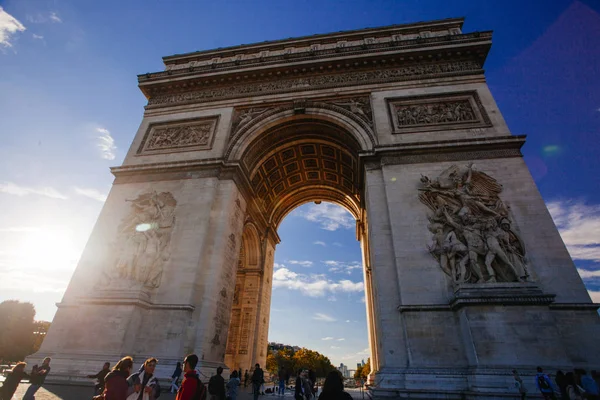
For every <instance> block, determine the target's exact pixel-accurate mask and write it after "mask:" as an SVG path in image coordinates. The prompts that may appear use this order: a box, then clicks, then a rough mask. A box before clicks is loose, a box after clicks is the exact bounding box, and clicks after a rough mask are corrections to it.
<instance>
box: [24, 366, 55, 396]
mask: <svg viewBox="0 0 600 400" xmlns="http://www.w3.org/2000/svg"><path fill="white" fill-rule="evenodd" d="M50 361H52V359H51V358H50V357H46V358H44V361H43V362H42V365H41V366H40V367H38V366H37V365H34V366H33V368H32V369H31V377H30V378H29V383H31V385H30V386H29V387H28V388H27V391H26V392H25V396H23V400H35V393H36V392H37V391H38V390H40V388H41V387H42V385H43V384H44V382H45V381H46V377H47V376H48V374H49V373H50Z"/></svg>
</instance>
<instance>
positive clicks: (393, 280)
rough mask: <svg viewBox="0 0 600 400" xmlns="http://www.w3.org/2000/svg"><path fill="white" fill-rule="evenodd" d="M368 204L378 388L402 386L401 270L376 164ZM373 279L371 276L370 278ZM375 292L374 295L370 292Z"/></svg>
mask: <svg viewBox="0 0 600 400" xmlns="http://www.w3.org/2000/svg"><path fill="white" fill-rule="evenodd" d="M365 204H366V207H365V208H366V210H367V220H368V222H369V230H368V234H369V238H368V243H369V259H370V266H371V272H370V273H369V272H367V273H366V275H367V277H366V279H365V284H366V285H368V286H369V287H370V291H369V292H368V293H367V295H369V303H368V306H369V307H370V310H369V314H368V315H371V316H372V317H373V318H372V321H373V322H372V323H373V325H374V326H373V331H375V332H378V333H381V334H380V335H377V336H376V338H375V339H376V341H375V343H373V345H374V346H375V347H376V349H375V351H373V354H375V355H376V357H374V359H373V360H372V362H373V370H374V371H376V374H375V377H374V378H371V379H370V380H375V381H376V385H377V386H378V387H382V388H385V387H395V388H398V387H403V386H404V382H403V376H402V374H401V371H402V369H403V368H405V367H406V365H407V364H408V357H409V354H408V353H407V346H406V339H405V333H404V321H403V317H402V315H400V314H399V313H398V311H397V310H396V307H397V305H398V304H399V303H400V287H399V285H398V271H397V268H396V262H395V258H394V245H395V242H394V240H399V238H396V237H394V236H393V232H392V230H391V221H390V214H389V210H388V202H387V194H386V187H385V182H384V180H383V172H382V170H381V167H380V166H379V165H378V163H377V162H369V163H368V164H367V166H366V172H365ZM369 276H370V277H369ZM371 291H372V292H371Z"/></svg>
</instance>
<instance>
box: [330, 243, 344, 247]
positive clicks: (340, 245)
mask: <svg viewBox="0 0 600 400" xmlns="http://www.w3.org/2000/svg"><path fill="white" fill-rule="evenodd" d="M333 245H334V246H337V247H344V245H343V244H341V243H340V242H333Z"/></svg>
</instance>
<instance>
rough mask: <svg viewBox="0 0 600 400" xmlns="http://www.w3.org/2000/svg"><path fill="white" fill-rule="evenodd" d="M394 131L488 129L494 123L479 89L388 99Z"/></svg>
mask: <svg viewBox="0 0 600 400" xmlns="http://www.w3.org/2000/svg"><path fill="white" fill-rule="evenodd" d="M388 108H389V113H390V119H391V121H392V124H393V128H394V133H413V132H423V131H438V130H451V129H472V128H485V127H489V126H491V125H492V123H491V121H490V119H489V117H488V115H487V113H486V111H485V108H484V107H483V104H481V100H480V98H479V95H478V94H477V92H475V91H472V92H462V93H446V94H443V95H434V96H430V95H428V96H410V97H403V98H391V99H388Z"/></svg>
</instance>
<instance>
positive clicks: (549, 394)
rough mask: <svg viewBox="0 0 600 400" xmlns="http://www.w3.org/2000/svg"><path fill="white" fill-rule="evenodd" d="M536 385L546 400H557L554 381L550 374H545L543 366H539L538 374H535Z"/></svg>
mask: <svg viewBox="0 0 600 400" xmlns="http://www.w3.org/2000/svg"><path fill="white" fill-rule="evenodd" d="M535 385H536V386H537V388H538V390H539V391H540V393H541V394H542V396H543V397H544V399H546V400H557V399H556V396H555V395H554V392H555V390H554V387H553V385H552V381H551V380H550V378H549V377H548V375H546V374H544V370H543V369H542V367H537V374H536V375H535Z"/></svg>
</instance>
